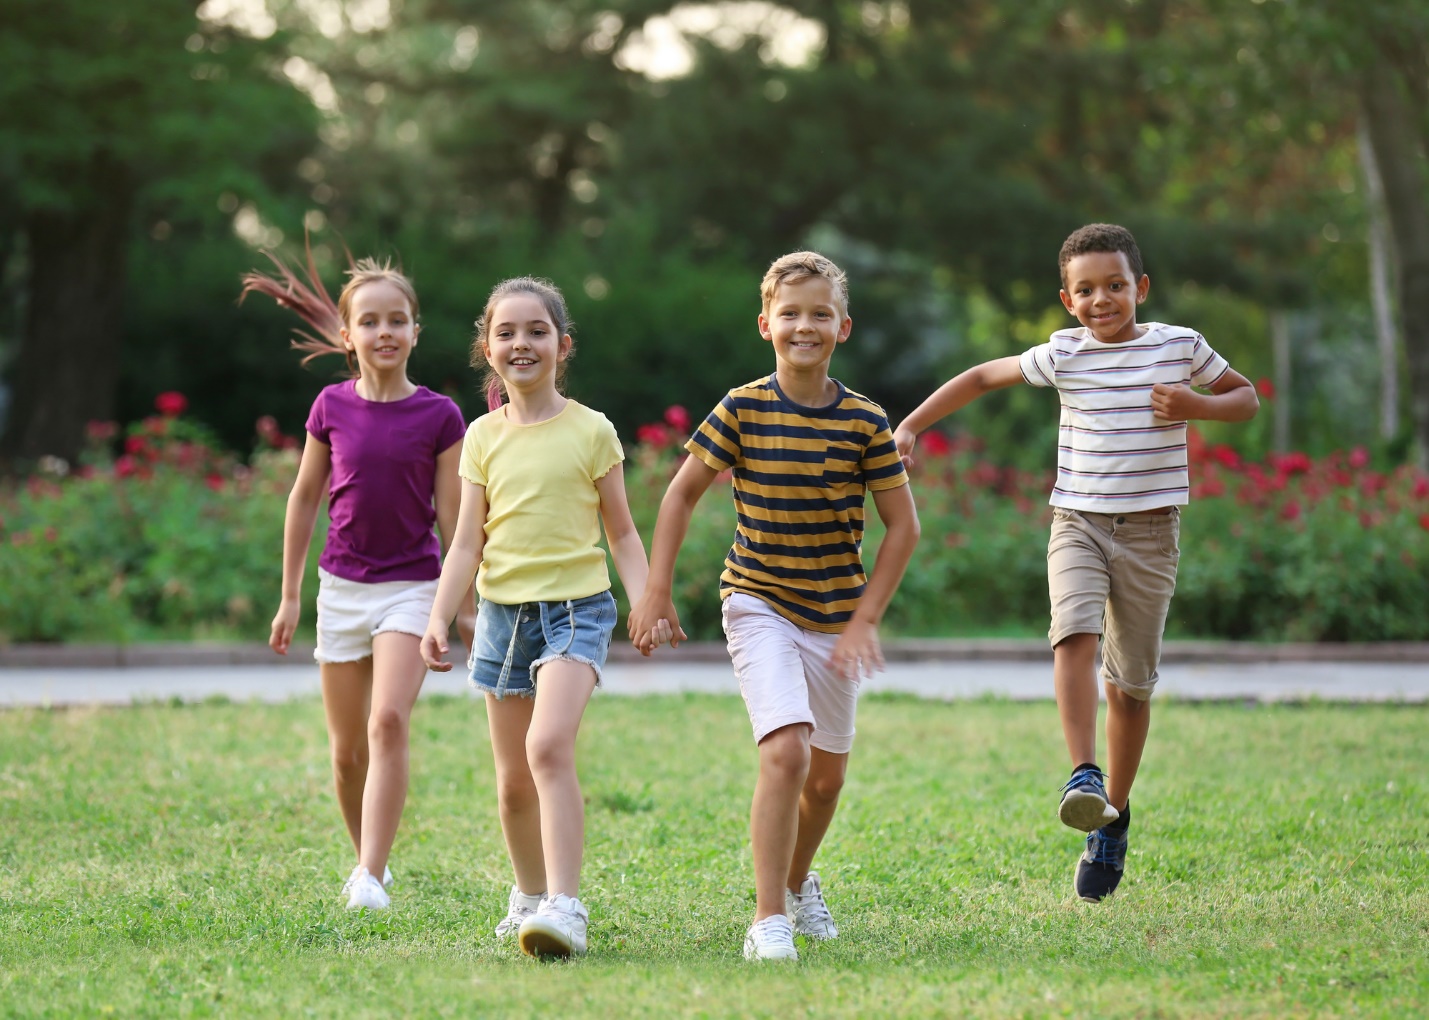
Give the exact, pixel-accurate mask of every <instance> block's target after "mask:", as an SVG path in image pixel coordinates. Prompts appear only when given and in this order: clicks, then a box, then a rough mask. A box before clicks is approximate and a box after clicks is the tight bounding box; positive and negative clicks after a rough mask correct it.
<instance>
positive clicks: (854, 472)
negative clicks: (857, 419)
mask: <svg viewBox="0 0 1429 1020" xmlns="http://www.w3.org/2000/svg"><path fill="white" fill-rule="evenodd" d="M862 460H863V447H862V446H860V445H858V444H857V443H849V442H837V443H830V444H829V447H828V450H827V451H826V452H825V453H824V488H825V489H831V490H833V491H834V492H836V493H842V492H843V491H844V490H846V489H847V488H848V487H849V486H850V485H853V484H855V483H857V482H858V481H859V480H860V479H861V478H862V477H863V470H862V469H861V468H860V467H859V462H860V461H862Z"/></svg>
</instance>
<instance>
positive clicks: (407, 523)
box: [307, 379, 466, 584]
mask: <svg viewBox="0 0 1429 1020" xmlns="http://www.w3.org/2000/svg"><path fill="white" fill-rule="evenodd" d="M307 428H308V432H309V434H311V435H312V437H313V438H314V439H317V440H319V441H320V442H323V443H326V444H327V445H328V446H329V447H330V448H331V449H332V478H331V481H330V483H329V487H328V513H329V515H330V516H331V517H332V524H331V526H330V527H329V528H328V532H327V544H326V545H325V546H324V547H323V554H322V557H321V558H320V559H319V560H318V565H319V566H321V567H322V568H323V569H324V570H326V571H327V572H328V573H330V574H333V575H335V576H337V577H342V578H346V579H347V580H349V581H361V582H363V583H364V584H376V583H377V582H379V581H432V580H435V579H436V578H438V577H440V576H441V572H442V564H441V544H440V543H439V542H438V541H437V536H436V535H435V534H434V533H433V531H432V525H433V524H434V523H435V522H436V519H437V511H436V508H435V507H434V506H433V504H432V491H433V483H434V482H435V480H436V474H437V455H438V454H439V453H442V452H443V451H445V450H448V449H450V448H451V447H452V446H454V445H456V444H457V443H460V442H461V441H462V437H463V436H464V435H466V425H465V423H464V422H463V421H462V417H461V410H460V409H459V408H458V407H457V406H456V404H454V403H453V402H452V401H451V399H450V398H448V397H444V396H442V395H441V394H439V393H433V392H432V391H431V390H429V389H427V388H426V387H425V386H418V387H417V392H416V393H413V394H412V395H411V396H410V397H407V398H405V399H403V400H394V401H392V402H391V403H386V404H383V403H378V402H377V401H373V400H364V399H363V398H362V397H360V396H358V395H357V382H356V380H352V379H349V380H348V381H347V382H342V383H337V384H336V385H333V386H328V387H325V388H324V389H323V391H322V392H321V393H319V394H318V398H317V400H315V401H313V409H312V411H311V412H310V413H309V414H308V425H307Z"/></svg>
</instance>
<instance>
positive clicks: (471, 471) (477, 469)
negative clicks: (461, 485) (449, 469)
mask: <svg viewBox="0 0 1429 1020" xmlns="http://www.w3.org/2000/svg"><path fill="white" fill-rule="evenodd" d="M480 424H481V418H478V419H476V421H474V422H472V423H471V428H469V429H467V430H466V439H464V440H463V441H462V444H461V464H460V465H459V466H458V467H457V474H459V475H461V476H462V478H464V479H465V480H466V481H468V482H471V484H472V485H485V484H486V470H485V469H484V468H483V467H482V463H481V437H480V435H478V434H477V428H476V427H477V426H478V425H480Z"/></svg>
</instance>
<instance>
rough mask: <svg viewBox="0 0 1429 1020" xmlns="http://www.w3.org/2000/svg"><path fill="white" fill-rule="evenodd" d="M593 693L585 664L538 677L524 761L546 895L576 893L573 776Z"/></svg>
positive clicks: (561, 665) (578, 805)
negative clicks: (536, 807) (537, 805)
mask: <svg viewBox="0 0 1429 1020" xmlns="http://www.w3.org/2000/svg"><path fill="white" fill-rule="evenodd" d="M594 691H595V670H593V669H591V668H590V667H589V666H587V665H586V664H585V663H583V662H573V661H571V660H569V659H556V660H555V661H553V662H548V663H546V664H545V665H544V666H542V667H541V668H540V670H539V671H538V672H537V674H536V707H535V710H534V711H533V712H532V713H531V728H530V730H529V731H528V732H527V734H526V760H527V761H528V762H529V763H530V765H531V776H532V778H533V779H535V781H536V790H537V793H538V795H539V797H540V800H541V846H542V847H543V848H544V850H545V855H546V891H547V892H548V893H549V894H550V895H552V896H554V895H556V894H557V893H561V894H563V895H565V896H576V895H578V894H579V892H580V881H581V854H582V852H583V851H584V849H585V803H584V802H583V801H582V800H581V784H580V779H579V778H578V777H577V776H576V734H577V733H578V732H579V730H580V725H581V716H582V715H584V714H585V709H586V705H587V704H589V702H590V696H591V694H592V693H593V692H594Z"/></svg>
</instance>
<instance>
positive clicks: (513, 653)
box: [467, 591, 616, 698]
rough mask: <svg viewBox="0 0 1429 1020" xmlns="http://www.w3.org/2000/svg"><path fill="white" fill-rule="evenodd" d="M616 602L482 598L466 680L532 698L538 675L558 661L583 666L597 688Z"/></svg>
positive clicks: (605, 597)
mask: <svg viewBox="0 0 1429 1020" xmlns="http://www.w3.org/2000/svg"><path fill="white" fill-rule="evenodd" d="M615 617H616V612H615V597H614V596H613V595H611V594H610V592H608V591H603V592H601V593H600V594H598V595H591V596H588V597H586V598H583V599H570V600H568V601H565V602H523V603H521V604H520V605H519V606H505V605H501V604H500V603H497V602H488V601H486V599H481V600H480V604H479V605H478V606H477V611H476V640H475V641H473V642H472V648H471V658H470V659H468V660H467V666H468V667H470V669H471V677H470V679H469V680H468V681H467V682H468V683H470V684H471V686H473V687H475V688H476V689H477V690H478V691H483V692H485V693H487V694H494V695H496V696H497V697H498V698H503V697H505V696H506V695H508V694H515V695H518V696H519V697H523V698H530V697H534V696H535V694H536V671H537V670H539V669H540V668H541V667H542V666H544V665H545V664H546V663H548V662H552V661H554V660H556V659H569V660H571V661H573V662H584V663H585V664H586V665H587V666H589V667H590V668H591V669H593V670H595V682H596V686H600V671H601V667H602V666H604V665H605V656H606V654H607V653H608V652H609V651H610V636H611V634H612V633H614V631H615Z"/></svg>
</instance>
